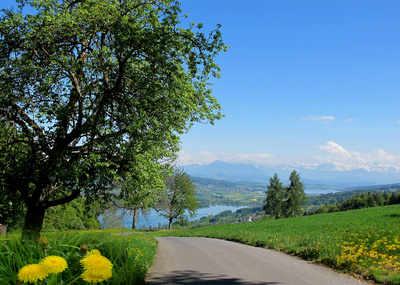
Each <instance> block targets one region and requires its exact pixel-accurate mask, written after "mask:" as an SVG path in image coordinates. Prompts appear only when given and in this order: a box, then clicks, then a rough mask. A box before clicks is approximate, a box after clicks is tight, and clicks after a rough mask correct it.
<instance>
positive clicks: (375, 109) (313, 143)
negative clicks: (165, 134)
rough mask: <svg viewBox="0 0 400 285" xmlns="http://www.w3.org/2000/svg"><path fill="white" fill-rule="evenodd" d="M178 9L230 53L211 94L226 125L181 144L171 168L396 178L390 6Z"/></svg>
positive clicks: (398, 117) (196, 130) (395, 10)
mask: <svg viewBox="0 0 400 285" xmlns="http://www.w3.org/2000/svg"><path fill="white" fill-rule="evenodd" d="M181 2H182V10H183V13H184V14H185V13H187V14H188V15H189V18H188V20H189V22H192V21H193V22H196V23H198V22H202V23H203V24H204V26H205V28H204V31H208V30H211V29H213V28H214V27H215V26H216V24H221V25H222V28H221V32H222V36H223V39H224V41H225V43H226V44H228V45H229V46H230V47H231V48H230V49H229V50H228V52H226V53H223V54H220V55H219V56H218V57H217V58H216V63H217V64H219V65H220V66H221V68H222V72H221V74H222V77H221V78H220V79H217V80H213V83H214V85H213V86H212V87H211V88H212V89H213V95H214V96H215V97H216V98H217V99H218V101H219V102H220V103H221V105H222V111H223V113H225V114H226V117H225V118H223V119H221V120H220V121H217V122H216V123H215V125H214V126H212V125H208V124H195V125H194V126H193V128H192V129H191V130H190V131H189V133H188V134H185V135H183V136H182V144H181V146H182V150H181V152H180V154H179V164H180V165H190V164H200V165H205V164H209V163H211V162H213V161H215V160H221V161H225V162H231V163H248V164H253V165H258V166H259V165H264V166H268V167H276V166H278V165H282V164H285V165H291V166H294V167H305V168H308V169H313V168H315V169H316V168H318V167H320V166H321V165H329V167H330V170H338V171H349V170H357V169H364V170H367V171H378V172H391V173H393V174H394V173H399V174H400V150H399V147H398V145H399V142H400V114H399V107H400V96H399V94H400V80H399V79H400V49H399V46H400V39H399V37H397V36H396V34H397V33H398V31H397V29H398V28H397V27H399V26H400V2H398V1H384V2H381V1H368V0H367V1H334V2H332V1H302V0H300V1H297V0H296V1H294V0H292V1H264V0H255V1H250V2H245V3H244V2H243V1H235V0H234V1H232V0H229V1H228V0H219V1H211V0H201V1H200V0H190V1H181ZM185 20H186V19H185ZM204 31H203V32H204Z"/></svg>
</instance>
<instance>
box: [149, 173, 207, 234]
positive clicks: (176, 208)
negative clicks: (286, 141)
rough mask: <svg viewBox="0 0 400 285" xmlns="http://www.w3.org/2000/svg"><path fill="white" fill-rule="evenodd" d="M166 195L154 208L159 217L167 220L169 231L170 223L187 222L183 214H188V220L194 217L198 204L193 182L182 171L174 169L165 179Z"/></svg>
mask: <svg viewBox="0 0 400 285" xmlns="http://www.w3.org/2000/svg"><path fill="white" fill-rule="evenodd" d="M166 187H167V193H165V194H164V195H163V196H162V197H161V200H160V203H159V204H158V206H157V207H155V209H156V211H157V212H159V213H160V215H161V216H163V217H164V218H166V219H168V222H169V226H168V227H169V229H170V230H171V229H172V223H173V222H174V221H176V220H180V221H181V224H182V222H183V220H188V219H187V217H186V215H185V212H186V211H188V212H189V216H190V218H194V217H195V216H196V210H197V208H198V207H199V203H198V202H197V199H196V196H195V194H196V191H195V185H194V182H193V180H191V178H190V176H189V175H188V174H187V173H186V172H184V171H183V170H182V169H179V168H178V169H176V170H175V173H174V174H173V175H172V176H169V177H167V179H166Z"/></svg>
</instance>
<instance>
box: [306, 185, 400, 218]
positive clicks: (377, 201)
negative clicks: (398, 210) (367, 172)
mask: <svg viewBox="0 0 400 285" xmlns="http://www.w3.org/2000/svg"><path fill="white" fill-rule="evenodd" d="M395 204H400V191H396V192H392V193H390V194H389V193H388V192H383V193H382V192H376V193H373V192H368V193H367V194H357V195H353V196H351V197H350V198H349V199H347V200H346V201H344V202H336V203H334V204H331V205H328V204H325V205H323V206H321V207H320V208H318V209H316V210H314V211H310V212H306V213H305V214H306V215H314V214H321V213H330V212H340V211H347V210H356V209H362V208H371V207H378V206H387V205H395Z"/></svg>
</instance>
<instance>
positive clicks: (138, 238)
mask: <svg viewBox="0 0 400 285" xmlns="http://www.w3.org/2000/svg"><path fill="white" fill-rule="evenodd" d="M120 232H121V231H120V230H119V231H118V232H116V231H115V230H113V231H111V230H98V231H68V232H67V231H66V232H51V233H50V232H49V233H46V232H43V233H42V235H41V236H42V238H41V241H43V238H45V239H44V240H47V244H40V243H38V244H29V243H25V242H22V241H21V240H20V235H16V234H15V235H8V236H6V237H4V236H3V237H1V236H0V285H5V284H17V283H18V281H19V280H18V277H17V273H18V272H19V271H20V269H21V268H22V267H23V266H25V265H28V264H37V263H38V262H40V261H41V260H43V259H44V257H45V256H60V257H62V258H64V259H65V260H66V261H67V263H68V268H67V269H66V270H65V271H63V272H61V273H58V274H50V275H49V276H48V277H47V278H46V279H45V280H44V281H39V282H37V284H57V285H58V284H89V282H86V281H84V280H82V278H79V277H80V276H81V274H82V273H83V269H82V266H81V264H80V260H81V259H82V257H83V255H85V252H84V251H85V247H84V246H85V245H86V246H87V248H88V250H89V252H91V251H94V250H98V251H99V252H100V253H101V255H102V256H104V257H106V258H107V259H108V260H109V261H111V263H112V265H113V266H112V277H111V278H110V279H108V280H106V281H103V282H102V283H101V284H144V279H145V276H146V273H147V271H148V269H149V268H150V266H151V265H152V263H153V260H154V256H155V253H156V249H157V242H156V240H155V239H154V238H152V237H150V236H148V235H145V234H141V233H136V232H134V233H132V232H131V234H128V233H126V231H125V233H126V234H124V235H120ZM81 246H83V250H82V249H81ZM32 283H33V284H36V283H34V282H32ZM20 284H21V283H20ZM24 284H25V283H24Z"/></svg>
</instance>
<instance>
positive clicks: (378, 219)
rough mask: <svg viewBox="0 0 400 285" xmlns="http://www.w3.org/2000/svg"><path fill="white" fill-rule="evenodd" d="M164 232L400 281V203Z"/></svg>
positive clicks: (381, 280)
mask: <svg viewBox="0 0 400 285" xmlns="http://www.w3.org/2000/svg"><path fill="white" fill-rule="evenodd" d="M158 234H159V235H161V234H163V235H174V236H201V237H211V238H220V239H225V240H231V241H236V242H241V243H245V244H248V245H253V246H259V247H265V248H269V249H273V250H279V251H283V252H286V253H289V254H293V255H296V256H299V257H301V258H304V259H306V260H310V261H314V262H316V263H319V264H323V265H325V266H329V267H331V268H334V269H336V270H339V271H343V272H348V273H352V274H354V275H357V276H359V277H361V278H365V279H367V280H373V281H376V282H378V283H384V284H393V285H394V284H397V285H398V284H400V205H393V206H384V207H375V208H367V209H360V210H352V211H347V212H336V213H328V214H319V215H313V216H303V217H298V218H291V219H280V220H265V221H259V222H252V223H240V224H222V225H217V226H210V227H204V228H197V229H192V230H185V231H173V232H163V233H158Z"/></svg>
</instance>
